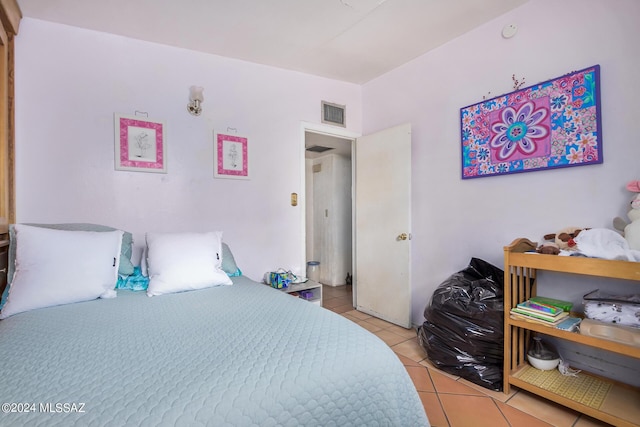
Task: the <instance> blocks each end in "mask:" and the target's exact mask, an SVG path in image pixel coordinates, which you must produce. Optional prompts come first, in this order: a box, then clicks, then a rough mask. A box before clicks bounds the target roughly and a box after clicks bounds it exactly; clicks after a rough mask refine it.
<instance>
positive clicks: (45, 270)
mask: <svg viewBox="0 0 640 427" xmlns="http://www.w3.org/2000/svg"><path fill="white" fill-rule="evenodd" d="M14 229H15V237H16V261H15V273H14V275H13V280H12V282H11V283H10V284H9V294H8V297H7V300H6V303H5V305H4V306H3V307H2V311H1V312H0V319H5V318H7V317H9V316H11V315H13V314H16V313H21V312H23V311H28V310H33V309H36V308H43V307H50V306H53V305H61V304H70V303H74V302H80V301H88V300H92V299H96V298H113V297H115V290H114V288H115V286H116V283H117V281H118V267H119V264H120V245H121V244H122V236H123V232H122V231H120V230H115V231H107V232H97V231H65V230H53V229H48V228H40V227H31V226H28V225H24V224H16V225H15V226H14Z"/></svg>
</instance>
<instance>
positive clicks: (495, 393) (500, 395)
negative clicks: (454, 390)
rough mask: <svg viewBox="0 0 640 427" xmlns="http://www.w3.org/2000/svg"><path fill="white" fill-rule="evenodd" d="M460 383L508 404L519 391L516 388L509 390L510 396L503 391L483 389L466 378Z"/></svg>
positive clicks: (461, 379)
mask: <svg viewBox="0 0 640 427" xmlns="http://www.w3.org/2000/svg"><path fill="white" fill-rule="evenodd" d="M458 381H459V382H460V383H462V384H465V385H468V386H469V387H471V388H475V389H476V390H478V391H479V392H482V393H483V394H486V395H487V396H489V397H491V398H493V399H496V400H499V401H500V402H506V401H507V400H509V399H510V398H511V397H512V396H513V395H514V394H516V392H517V390H516V389H515V388H514V387H512V388H511V390H509V394H504V393H503V392H501V391H494V390H489V389H488V388H485V387H482V386H481V385H478V384H476V383H473V382H471V381H469V380H467V379H465V378H460V379H459V380H458Z"/></svg>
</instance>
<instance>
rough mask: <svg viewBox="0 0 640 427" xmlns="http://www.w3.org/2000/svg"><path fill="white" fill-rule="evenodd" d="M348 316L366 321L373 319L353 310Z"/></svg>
mask: <svg viewBox="0 0 640 427" xmlns="http://www.w3.org/2000/svg"><path fill="white" fill-rule="evenodd" d="M347 314H348V315H349V316H353V317H355V318H356V319H360V320H366V319H371V318H372V317H371V316H370V315H368V314H366V313H363V312H361V311H358V310H353V309H352V310H351V311H347Z"/></svg>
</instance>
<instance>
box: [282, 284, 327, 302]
mask: <svg viewBox="0 0 640 427" xmlns="http://www.w3.org/2000/svg"><path fill="white" fill-rule="evenodd" d="M278 290H279V291H282V292H286V293H288V294H291V293H294V292H295V293H297V294H298V298H301V299H304V300H307V301H309V302H310V303H312V304H316V305H319V306H320V307H322V285H321V284H320V283H318V282H314V281H312V280H307V281H306V282H304V283H292V284H290V285H289V286H288V287H286V288H283V289H278ZM306 292H309V293H310V296H309V297H307V298H305V297H304V296H303V295H304V294H305V293H306Z"/></svg>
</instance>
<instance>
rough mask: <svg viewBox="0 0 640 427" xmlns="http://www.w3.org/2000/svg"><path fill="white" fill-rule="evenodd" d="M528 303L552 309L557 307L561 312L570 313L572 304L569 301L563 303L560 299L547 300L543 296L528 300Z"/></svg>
mask: <svg viewBox="0 0 640 427" xmlns="http://www.w3.org/2000/svg"><path fill="white" fill-rule="evenodd" d="M529 301H530V302H532V303H535V304H542V305H547V306H552V307H557V308H559V309H561V310H563V311H571V307H573V303H572V302H569V301H563V300H561V299H555V298H549V297H544V296H535V297H531V298H529Z"/></svg>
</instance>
